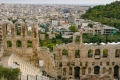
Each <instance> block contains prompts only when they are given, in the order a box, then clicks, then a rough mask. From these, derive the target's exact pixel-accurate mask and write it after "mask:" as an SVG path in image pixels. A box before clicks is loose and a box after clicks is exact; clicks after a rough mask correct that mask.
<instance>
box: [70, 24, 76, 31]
mask: <svg viewBox="0 0 120 80" xmlns="http://www.w3.org/2000/svg"><path fill="white" fill-rule="evenodd" d="M69 30H70V31H71V32H77V31H78V29H77V27H76V25H71V26H70V27H69Z"/></svg>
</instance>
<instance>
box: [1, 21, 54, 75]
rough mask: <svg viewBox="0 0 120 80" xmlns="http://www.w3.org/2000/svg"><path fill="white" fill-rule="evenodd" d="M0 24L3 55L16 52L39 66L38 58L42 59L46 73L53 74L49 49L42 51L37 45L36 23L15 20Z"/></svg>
mask: <svg viewBox="0 0 120 80" xmlns="http://www.w3.org/2000/svg"><path fill="white" fill-rule="evenodd" d="M1 25H2V32H3V34H2V36H3V41H2V49H3V56H4V55H10V54H17V55H19V56H20V57H21V58H23V59H24V60H26V61H29V62H31V63H32V64H33V65H35V66H37V67H39V60H41V59H42V60H43V61H44V63H45V64H44V66H43V67H44V70H45V71H46V72H47V74H49V75H51V76H54V74H53V73H50V72H51V71H52V72H53V71H54V64H52V57H51V56H50V55H49V54H50V52H49V51H45V52H44V53H42V52H41V51H40V47H39V37H38V25H37V23H23V22H16V23H15V24H12V23H3V24H1Z"/></svg>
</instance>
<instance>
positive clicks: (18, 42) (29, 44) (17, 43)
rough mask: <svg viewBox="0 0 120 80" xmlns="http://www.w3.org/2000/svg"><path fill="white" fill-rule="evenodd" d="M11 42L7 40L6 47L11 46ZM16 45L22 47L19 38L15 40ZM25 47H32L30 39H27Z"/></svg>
mask: <svg viewBox="0 0 120 80" xmlns="http://www.w3.org/2000/svg"><path fill="white" fill-rule="evenodd" d="M12 46H13V45H12V42H11V41H10V40H8V41H7V47H8V48H9V47H12ZM16 46H17V47H22V42H21V41H20V40H17V41H16ZM27 47H32V41H30V40H28V41H27Z"/></svg>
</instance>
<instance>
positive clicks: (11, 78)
mask: <svg viewBox="0 0 120 80" xmlns="http://www.w3.org/2000/svg"><path fill="white" fill-rule="evenodd" d="M19 73H20V70H19V69H18V68H16V69H11V68H4V67H3V66H0V80H18V76H19Z"/></svg>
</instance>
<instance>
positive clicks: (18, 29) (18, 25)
mask: <svg viewBox="0 0 120 80" xmlns="http://www.w3.org/2000/svg"><path fill="white" fill-rule="evenodd" d="M16 35H21V24H16Z"/></svg>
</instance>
